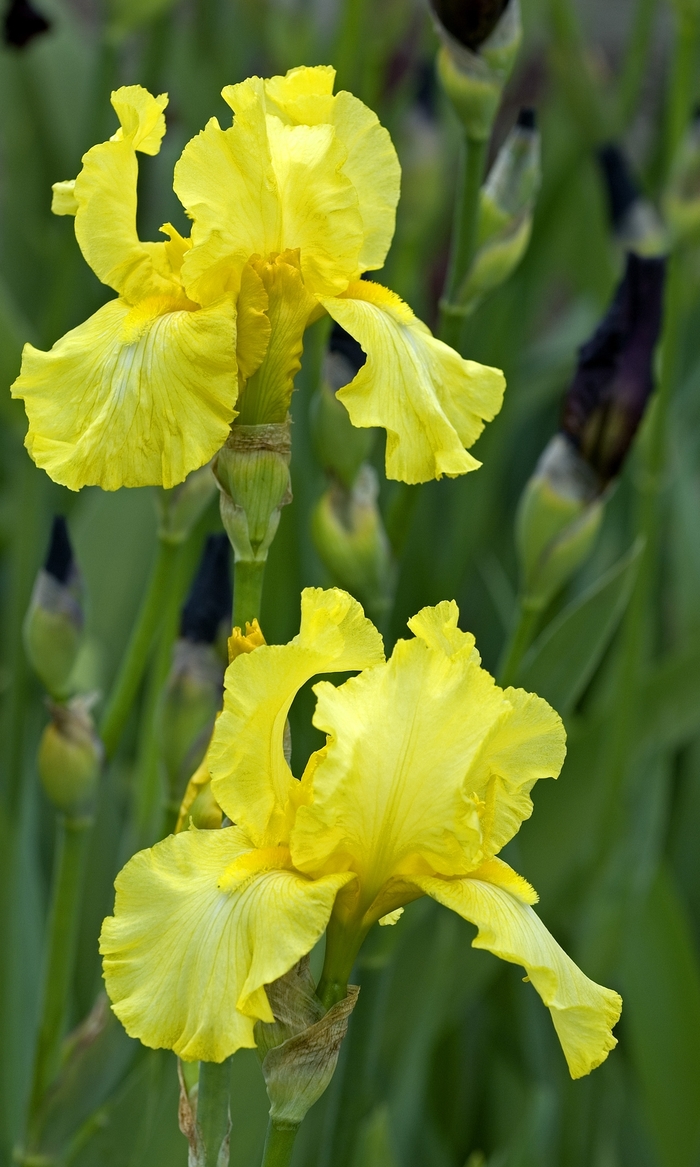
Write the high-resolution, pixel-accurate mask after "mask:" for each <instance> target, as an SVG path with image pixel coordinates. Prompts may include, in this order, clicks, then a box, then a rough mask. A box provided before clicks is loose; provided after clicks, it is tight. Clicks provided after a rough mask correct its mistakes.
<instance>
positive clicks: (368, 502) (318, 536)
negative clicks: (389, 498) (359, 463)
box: [311, 464, 393, 617]
mask: <svg viewBox="0 0 700 1167" xmlns="http://www.w3.org/2000/svg"><path fill="white" fill-rule="evenodd" d="M378 493H379V483H378V481H377V475H376V473H375V471H374V469H373V468H372V467H371V466H369V465H366V464H365V465H364V466H363V467H362V468H361V470H360V472H359V474H358V475H357V478H356V479H355V483H354V485H353V487H352V489H351V490H346V489H345V487H344V486H340V485H338V484H334V485H332V486H330V487H329V489H328V490H327V491H326V492H325V494H323V495H322V496H321V498H320V499H319V501H318V503H317V505H316V509H315V510H314V513H313V516H312V520H311V529H312V533H313V538H314V545H315V547H316V550H317V551H318V554H319V556H320V558H321V560H322V562H323V564H324V565H325V567H326V568H327V569H328V571H329V573H330V575H331V576H332V578H333V582H334V583H335V584H337V585H338V586H339V587H342V588H344V589H345V590H346V591H349V592H350V593H351V594H352V595H354V596H356V597H357V598H358V599H359V600H360V602H361V603H362V604H363V605H364V606H365V608H366V609H367V611H368V612H369V613H370V614H372V615H373V616H375V617H381V616H382V615H383V614H384V613H385V612H386V609H387V608H388V607H389V605H390V602H391V595H392V590H393V563H392V557H391V548H390V546H389V540H388V538H387V535H386V531H385V530H384V524H383V523H382V517H381V514H380V512H379V507H378V506H377V496H378Z"/></svg>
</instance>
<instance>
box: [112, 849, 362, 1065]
mask: <svg viewBox="0 0 700 1167" xmlns="http://www.w3.org/2000/svg"><path fill="white" fill-rule="evenodd" d="M347 881H348V876H347V875H332V876H328V877H327V878H324V879H320V880H310V879H308V878H306V877H304V876H302V875H300V874H299V873H298V872H295V871H292V870H290V864H289V856H288V853H286V852H285V851H284V850H283V849H281V848H277V849H275V850H271V851H255V850H254V849H252V848H251V845H250V843H249V841H248V840H247V839H246V838H245V836H244V835H243V833H242V832H241V831H239V830H238V829H237V828H235V827H229V828H226V829H224V830H219V831H191V830H190V831H185V832H183V833H182V834H180V835H171V836H169V837H168V838H167V839H164V840H163V842H162V843H157V844H156V846H155V847H152V848H151V849H150V850H149V851H141V852H139V854H138V855H135V856H134V858H133V859H131V860H130V861H129V862H128V863H127V865H126V867H124V868H123V870H122V871H121V872H120V874H119V876H118V877H117V881H116V889H117V897H116V903H115V909H114V916H110V917H108V918H107V919H106V920H105V921H104V924H103V926H102V935H101V937H100V952H101V953H102V955H103V958H104V962H103V963H104V977H105V983H106V986H107V992H108V994H109V997H110V999H111V1001H112V1006H113V1009H114V1012H115V1013H116V1015H117V1017H118V1018H119V1019H120V1021H121V1022H122V1024H123V1025H124V1028H125V1029H126V1031H127V1033H128V1034H130V1035H131V1036H132V1037H138V1038H139V1039H140V1040H141V1041H142V1042H143V1043H144V1045H148V1046H151V1047H154V1048H160V1047H165V1048H167V1049H173V1050H175V1052H176V1053H177V1054H178V1055H179V1057H181V1058H184V1059H185V1060H186V1061H196V1060H203V1061H209V1062H221V1061H223V1059H224V1058H226V1057H228V1056H229V1055H230V1054H232V1053H234V1051H235V1050H237V1049H240V1048H241V1047H252V1046H254V1045H255V1039H254V1036H253V1030H254V1026H255V1022H256V1021H258V1020H260V1021H268V1022H271V1021H273V1020H274V1018H273V1015H272V1011H271V1009H270V1006H269V1003H268V1000H267V995H266V993H265V987H264V986H265V985H266V984H269V983H270V982H271V981H274V980H276V979H277V978H278V977H281V976H283V975H284V973H286V972H288V971H289V969H290V968H292V966H293V965H294V964H296V962H297V961H298V960H299V959H300V958H301V957H302V956H304V955H306V953H307V952H310V950H311V949H312V948H313V946H314V944H315V943H316V941H317V940H318V938H319V937H320V936H321V935H322V933H323V931H324V929H325V927H326V924H327V922H328V917H329V916H330V913H331V910H332V907H333V902H334V900H335V896H336V893H337V891H338V889H339V888H340V887H342V886H343V884H344V883H346V882H347Z"/></svg>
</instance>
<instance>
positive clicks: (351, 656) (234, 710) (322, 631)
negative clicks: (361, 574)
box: [207, 588, 384, 846]
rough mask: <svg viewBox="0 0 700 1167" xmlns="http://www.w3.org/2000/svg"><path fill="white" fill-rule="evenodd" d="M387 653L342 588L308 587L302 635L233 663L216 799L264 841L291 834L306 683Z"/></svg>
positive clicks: (215, 747)
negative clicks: (294, 710)
mask: <svg viewBox="0 0 700 1167" xmlns="http://www.w3.org/2000/svg"><path fill="white" fill-rule="evenodd" d="M383 659H384V654H383V649H382V638H381V636H380V635H379V633H378V632H377V630H376V628H375V627H374V625H373V624H371V623H370V621H369V620H367V619H366V617H365V615H364V613H363V611H362V608H361V607H360V605H359V604H358V603H357V601H356V600H353V599H352V597H351V596H349V595H347V593H346V592H341V591H339V590H338V589H337V588H331V589H329V590H328V591H323V590H322V589H321V588H306V589H305V590H304V591H303V592H302V596H301V628H300V631H299V634H298V636H295V637H294V639H293V640H292V641H290V643H289V644H284V645H266V644H263V645H261V646H260V647H259V648H256V650H255V652H251V653H249V654H244V655H241V656H238V657H237V658H236V659H235V660H234V661H233V662H232V663H231V664H230V665H229V667H228V669H227V670H226V677H225V682H224V684H225V691H224V710H223V713H222V714H221V716H220V717H219V719H218V721H217V723H216V726H215V729H214V735H213V738H212V742H211V745H210V747H209V751H208V754H207V762H208V765H209V769H210V773H211V775H212V779H213V781H212V789H213V791H214V795H215V797H216V800H217V802H218V803H219V804H220V805H221V806H222V807H223V809H224V811H225V812H226V814H227V815H228V816H229V818H230V819H232V821H234V822H236V823H239V824H240V825H241V826H243V827H245V829H246V830H247V831H248V833H249V834H250V836H251V838H252V839H253V840H254V842H255V843H256V844H257V845H258V846H269V845H270V844H271V843H277V842H281V841H286V838H287V837H288V823H287V807H288V803H289V798H290V794H291V792H292V790H293V789H294V788H295V787H298V783H297V782H296V780H295V779H294V778H293V777H292V772H291V770H290V769H289V766H288V765H287V762H286V760H285V757H284V751H283V738H284V727H285V723H286V720H287V714H288V713H289V709H290V706H291V704H292V701H293V700H294V697H295V696H296V694H297V692H298V691H299V689H300V688H301V687H302V685H303V684H305V682H306V681H308V680H309V678H310V677H313V676H315V675H316V674H317V673H331V672H345V671H348V670H351V669H362V668H366V667H367V666H368V665H372V664H375V663H377V662H378V661H381V660H383Z"/></svg>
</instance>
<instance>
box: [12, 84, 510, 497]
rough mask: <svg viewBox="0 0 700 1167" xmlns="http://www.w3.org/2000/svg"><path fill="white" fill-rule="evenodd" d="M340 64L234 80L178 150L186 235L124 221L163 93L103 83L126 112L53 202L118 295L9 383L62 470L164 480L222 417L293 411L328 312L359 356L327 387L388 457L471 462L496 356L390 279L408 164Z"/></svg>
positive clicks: (491, 409)
mask: <svg viewBox="0 0 700 1167" xmlns="http://www.w3.org/2000/svg"><path fill="white" fill-rule="evenodd" d="M333 81H334V70H333V69H331V68H327V67H317V68H313V69H310V68H300V69H293V70H291V72H290V73H288V74H287V76H286V77H273V78H271V79H269V80H265V81H263V80H261V79H260V78H258V77H253V78H249V79H248V80H247V81H244V82H242V83H241V84H239V85H233V86H227V87H226V88H225V89H224V90H223V97H224V99H225V100H226V101H227V102H228V104H229V105H230V106H231V108H232V109H233V111H234V114H235V118H234V122H233V125H232V126H230V127H229V128H227V129H222V128H221V126H220V125H219V122H218V121H217V119H216V118H212V119H211V120H210V121H209V123H208V124H207V126H206V127H205V129H204V130H203V131H202V132H201V133H200V134H198V135H197V136H196V137H195V138H193V139H192V141H191V142H189V143H188V144H187V146H186V147H185V150H184V152H183V154H182V157H181V158H180V160H179V161H178V163H177V165H176V167H175V180H174V187H175V191H176V193H177V195H178V197H179V198H180V200H181V202H182V203H183V205H184V207H185V210H186V212H187V214H188V215H189V217H190V218H191V219H192V223H193V225H192V237H191V239H184V238H182V237H181V236H180V235H179V234H178V232H177V231H176V230H175V229H174V228H173V227H171V226H170V225H166V226H165V227H164V228H162V230H163V231H164V232H165V234H166V235H167V236H168V241H167V242H163V243H143V242H141V241H140V240H139V238H138V235H137V232H136V182H137V173H138V165H137V158H136V155H137V152H139V151H140V152H142V153H146V154H156V153H158V150H159V149H160V143H161V139H162V137H163V134H164V132H165V120H164V115H163V110H164V108H165V106H166V104H167V98H166V97H165V95H162V96H160V97H158V98H154V97H152V96H151V95H150V94H149V93H148V92H147V91H146V90H145V89H142V88H141V87H140V86H128V87H125V88H122V89H119V90H117V91H116V92H115V93H113V94H112V104H113V106H114V108H115V110H116V113H117V116H118V118H119V121H120V128H119V129H118V130H117V132H116V134H115V135H114V136H113V138H112V139H110V141H108V142H102V143H100V144H99V145H97V146H93V148H92V149H91V150H89V151H88V152H87V154H86V155H85V156H84V158H83V168H82V170H81V172H80V174H79V175H78V177H77V178H76V179H75V181H74V182H62V183H57V184H56V185H55V187H54V202H53V209H54V211H55V212H56V213H57V214H68V215H74V216H75V231H76V236H77V239H78V243H79V245H80V248H81V250H82V252H83V255H84V256H85V259H86V260H87V262H88V263H89V264H90V266H91V267H92V269H93V271H95V273H96V274H97V275H98V276H99V278H100V279H101V280H102V282H103V283H105V284H107V285H109V286H110V287H112V288H114V290H115V291H116V292H117V293H118V298H117V299H116V300H112V301H111V302H110V303H108V304H106V305H105V306H104V307H103V308H101V309H100V310H99V311H98V312H97V313H95V315H94V316H92V317H91V318H90V319H89V320H87V321H86V322H85V323H84V324H82V325H80V326H79V327H78V328H75V329H73V330H72V331H71V332H69V333H67V334H66V336H64V337H62V338H61V339H60V340H59V341H58V342H57V343H56V344H55V345H54V347H53V348H52V349H51V351H50V352H48V353H45V352H40V351H38V350H37V349H35V348H33V347H32V346H31V345H27V346H26V348H25V351H24V356H23V363H22V370H21V373H20V376H19V378H18V379H17V381H16V382H15V384H14V386H13V393H14V395H15V396H16V397H20V398H23V399H24V402H25V407H26V410H27V414H28V417H29V432H28V435H27V440H26V444H27V447H28V449H29V452H30V454H31V456H32V457H33V458H34V460H35V462H36V463H37V464H38V465H39V466H42V467H43V468H44V469H45V470H46V471H47V472H48V473H49V474H50V476H51V477H52V478H54V479H55V480H56V481H57V482H61V483H63V484H64V485H66V486H69V487H71V488H72V489H79V488H80V487H81V486H84V485H88V484H97V485H100V486H102V487H103V488H105V489H108V490H112V489H116V488H117V487H119V486H143V485H148V484H152V483H155V484H162V485H163V486H166V487H170V486H173V485H174V484H176V483H177V482H180V481H182V479H183V478H184V477H185V476H186V475H187V474H188V473H189V472H190V471H191V470H194V469H195V468H196V467H198V466H201V465H203V464H204V463H205V462H207V461H208V460H209V459H210V458H211V457H212V456H213V455H214V454H215V453H216V452H217V450H219V449H220V448H221V446H222V445H223V444H224V442H225V440H226V437H227V435H228V430H229V426H230V424H231V422H232V421H233V419H234V417H235V416H236V410H238V418H239V421H240V422H241V423H246V424H259V423H267V422H281V421H284V420H285V417H286V413H287V409H288V405H289V399H290V396H291V391H292V385H293V379H294V375H295V373H296V372H297V370H298V368H299V361H300V357H301V352H302V343H303V334H304V330H305V328H306V327H307V326H308V324H309V323H311V322H312V321H313V320H315V319H316V318H317V317H318V316H319V315H320V314H322V313H323V312H328V313H329V314H330V315H331V316H332V317H333V318H334V319H335V320H336V321H338V322H339V323H340V324H341V325H342V326H343V327H344V328H346V329H347V330H348V332H350V333H352V335H353V336H355V337H356V338H357V340H358V341H359V343H360V344H361V345H362V347H363V349H364V350H365V352H366V353H367V362H366V364H365V365H364V367H363V368H362V369H361V370H360V372H359V373H358V375H357V377H356V378H355V379H354V380H353V381H352V382H351V383H350V384H349V385H346V386H345V387H344V388H343V389H341V390H340V392H339V394H338V396H339V398H340V400H341V401H342V402H343V403H344V405H345V406H346V408H347V410H348V413H349V414H350V418H351V420H352V422H353V423H354V424H355V425H357V426H382V427H384V428H385V429H386V431H387V451H386V465H387V474H388V475H389V477H392V478H399V479H402V480H404V481H406V482H424V481H426V480H428V479H431V478H436V477H438V478H439V477H440V476H441V475H442V474H447V475H458V474H464V473H466V472H467V471H469V470H472V469H474V468H476V467H477V466H478V465H479V463H478V462H477V461H476V460H475V459H474V458H473V457H472V456H471V455H470V454H468V453H467V450H466V447H468V446H471V445H472V444H473V443H474V442H475V441H476V439H477V437H478V436H479V434H480V433H481V430H482V429H483V426H484V422H485V421H489V420H491V418H493V417H494V416H495V414H496V413H497V412H498V410H499V409H500V406H501V401H502V397H503V389H504V380H503V375H502V374H501V373H500V371H499V370H497V369H491V368H487V367H485V366H482V365H479V364H475V363H474V362H472V361H466V360H463V359H462V358H461V357H460V356H459V355H458V354H457V353H456V352H454V350H452V349H451V348H449V347H448V346H447V345H445V344H443V343H442V342H440V341H439V340H437V339H435V338H434V337H433V336H432V335H431V333H430V331H429V330H428V329H427V328H426V326H425V325H424V324H422V323H421V322H420V321H419V320H417V319H416V317H415V316H414V315H413V313H412V312H411V310H410V309H409V308H408V307H407V305H406V304H404V303H403V302H402V301H401V300H400V299H399V298H398V297H397V296H396V295H394V293H392V292H390V291H388V289H386V288H383V287H381V286H379V285H378V284H373V283H370V282H366V281H361V279H360V277H361V276H362V275H363V274H364V273H365V272H367V271H372V270H376V269H378V268H380V267H381V266H382V264H383V262H384V259H385V257H386V254H387V251H388V249H389V245H390V243H391V239H392V235H393V232H394V221H395V210H396V204H397V202H398V197H399V181H400V169H399V163H398V159H397V157H396V152H395V150H394V147H393V145H392V143H391V139H390V137H389V134H388V133H387V131H386V130H385V129H384V128H383V127H382V126H381V125H380V124H379V121H378V120H377V118H376V116H375V114H374V113H372V111H371V110H369V109H368V108H367V107H366V106H365V105H363V104H362V102H361V101H359V100H358V99H357V98H355V97H353V96H352V94H350V93H346V92H340V93H338V94H336V95H333Z"/></svg>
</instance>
